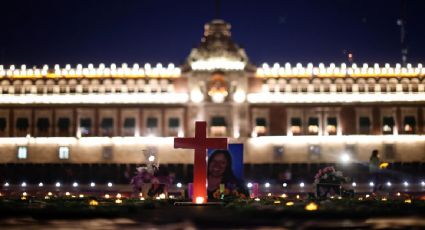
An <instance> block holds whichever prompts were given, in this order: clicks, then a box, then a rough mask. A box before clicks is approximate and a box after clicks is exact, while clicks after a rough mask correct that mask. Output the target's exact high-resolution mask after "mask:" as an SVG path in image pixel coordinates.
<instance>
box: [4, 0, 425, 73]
mask: <svg viewBox="0 0 425 230" xmlns="http://www.w3.org/2000/svg"><path fill="white" fill-rule="evenodd" d="M401 5H402V4H401V0H382V1H372V0H364V1H363V0H334V1H330V0H311V1H299V0H297V1H295V0H294V1H283V0H280V1H268V0H258V1H253V0H227V1H222V3H221V17H222V18H223V19H224V20H226V21H227V22H229V23H231V24H232V36H233V38H234V40H235V41H236V42H238V43H239V44H240V45H241V46H242V47H244V48H245V49H246V52H247V54H248V56H249V58H250V60H251V61H252V62H253V63H255V64H261V63H263V62H269V63H274V62H280V63H285V62H291V63H297V62H301V63H308V62H313V63H319V62H324V63H330V62H335V63H341V62H346V61H347V58H346V56H347V55H346V53H347V52H352V53H353V55H354V61H355V62H357V63H363V62H368V63H375V62H378V63H382V64H383V63H386V62H389V63H397V62H400V61H401V58H400V47H401V46H400V27H399V26H398V25H397V19H398V18H399V17H400V15H401V12H402V10H401ZM0 9H1V13H0V23H1V30H0V35H1V36H0V63H1V64H7V65H9V64H17V65H20V64H27V65H30V66H31V65H42V64H49V65H53V64H61V65H63V64H67V63H70V64H77V63H82V64H84V65H87V64H88V63H94V64H95V65H96V66H97V65H98V64H99V63H105V64H110V63H112V62H114V63H122V62H127V63H128V64H130V65H132V64H133V63H135V62H138V63H145V62H150V63H153V64H155V63H157V62H162V63H164V64H167V63H168V62H173V63H176V64H181V63H183V62H184V60H185V58H186V57H187V55H188V54H189V52H190V49H191V48H192V47H195V46H197V44H198V43H199V41H200V39H201V36H202V33H203V26H204V24H205V23H206V22H208V21H211V20H212V19H213V18H214V15H215V2H214V1H213V0H203V1H200V0H193V1H164V0H146V1H142V0H119V1H118V0H116V1H113V0H102V1H93V0H69V1H68V0H38V1H34V0H28V1H22V0H10V1H6V0H3V1H1V3H0ZM424 11H425V1H420V0H416V1H415V0H408V1H407V10H406V11H405V12H406V15H407V25H406V28H407V44H408V47H409V55H408V62H411V63H418V62H425V13H424Z"/></svg>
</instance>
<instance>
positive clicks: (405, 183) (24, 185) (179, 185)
mask: <svg viewBox="0 0 425 230" xmlns="http://www.w3.org/2000/svg"><path fill="white" fill-rule="evenodd" d="M255 184H257V186H258V183H254V182H248V183H247V184H246V187H247V188H248V189H251V188H253V187H254V186H255ZM310 185H313V184H310ZM350 185H351V187H353V188H356V187H358V184H357V183H356V182H352V183H351V184H350ZM365 185H367V186H368V187H375V186H377V184H376V183H375V182H373V181H370V182H369V183H367V184H365ZM384 185H385V186H387V187H393V186H396V184H393V183H392V182H391V181H387V182H385V183H384ZM397 185H399V186H402V187H409V186H414V185H415V184H413V183H409V182H408V181H403V182H402V183H399V184H397ZM417 185H418V186H420V187H422V188H425V180H422V181H420V182H419V183H418V184H417ZM16 186H18V187H21V188H29V187H30V186H31V185H30V184H28V183H26V182H22V183H21V184H17V185H16ZM32 186H34V187H39V188H43V187H48V186H52V187H56V188H61V187H65V184H62V183H61V182H56V183H54V184H52V185H47V184H44V183H43V182H39V183H38V184H34V185H32ZM70 186H71V187H73V188H77V187H80V186H81V184H79V183H78V182H73V183H72V184H70ZM86 186H88V187H91V188H94V187H96V186H99V185H97V184H96V183H95V182H90V183H89V184H87V185H86ZM104 186H107V187H108V188H112V187H113V186H114V184H113V183H112V182H108V183H106V184H105V185H104ZM183 186H184V185H183V184H182V183H181V182H177V183H176V184H175V187H176V188H183ZM262 186H263V187H264V188H265V189H269V188H272V186H278V187H279V186H281V187H283V188H284V189H288V188H289V187H290V186H291V184H289V183H286V182H285V183H282V184H281V185H279V184H274V185H272V184H271V183H270V182H265V183H263V184H262ZM292 186H293V187H298V188H300V189H303V188H306V187H307V186H308V184H307V183H306V182H300V183H298V184H297V183H294V184H292ZM9 187H13V184H10V183H9V182H5V183H4V184H3V189H7V188H9Z"/></svg>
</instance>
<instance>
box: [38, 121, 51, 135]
mask: <svg viewBox="0 0 425 230" xmlns="http://www.w3.org/2000/svg"><path fill="white" fill-rule="evenodd" d="M49 126H50V122H49V119H48V118H44V117H43V118H38V119H37V130H38V132H39V133H42V134H44V133H46V132H47V131H49Z"/></svg>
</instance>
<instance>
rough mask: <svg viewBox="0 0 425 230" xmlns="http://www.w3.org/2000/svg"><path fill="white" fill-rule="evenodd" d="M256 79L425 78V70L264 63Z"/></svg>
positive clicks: (419, 65)
mask: <svg viewBox="0 0 425 230" xmlns="http://www.w3.org/2000/svg"><path fill="white" fill-rule="evenodd" d="M256 76H257V77H264V78H269V77H270V78H273V77H423V76H425V68H424V67H423V65H422V64H418V65H417V66H416V67H413V65H412V64H407V65H406V66H405V67H404V66H402V65H401V64H396V65H395V66H390V64H385V65H384V66H380V65H379V64H378V63H375V64H374V65H373V66H369V65H368V64H367V63H364V64H363V65H362V66H357V64H355V63H354V64H352V65H351V66H347V64H345V63H342V64H341V65H340V66H336V65H335V64H334V63H331V64H330V65H329V66H325V65H324V64H323V63H320V64H319V65H318V66H313V64H312V63H308V64H307V66H303V65H302V64H301V63H297V64H296V65H295V67H294V66H292V65H291V64H290V63H286V64H285V65H284V66H280V64H279V63H275V64H274V65H273V66H269V65H268V64H267V63H264V64H263V65H262V66H261V67H259V68H257V73H256Z"/></svg>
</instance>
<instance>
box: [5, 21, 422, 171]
mask: <svg viewBox="0 0 425 230" xmlns="http://www.w3.org/2000/svg"><path fill="white" fill-rule="evenodd" d="M424 77H425V67H423V66H422V65H421V64H419V65H416V66H412V65H410V64H408V65H407V66H401V65H399V64H397V65H395V66H390V65H389V64H384V65H378V64H372V65H367V64H363V65H356V64H340V65H336V64H330V65H326V66H325V65H324V64H319V65H313V64H307V65H302V64H295V65H294V64H290V63H285V64H281V65H279V64H273V65H268V64H263V65H262V66H255V65H254V64H252V63H251V62H250V61H249V59H248V57H247V54H246V53H245V51H244V49H242V48H240V47H239V46H238V45H237V44H236V43H235V42H233V41H232V39H231V34H230V25H229V24H227V23H225V22H224V21H222V20H213V21H212V22H211V23H208V24H206V25H205V33H204V36H203V38H202V40H201V43H200V45H199V46H198V47H197V48H194V49H193V50H192V51H191V52H190V54H189V57H188V58H187V61H186V63H184V64H183V65H181V66H175V65H173V64H169V65H166V66H162V65H161V64H157V65H155V66H151V65H150V64H144V65H141V66H139V65H138V64H134V65H127V64H122V65H115V64H111V65H104V64H99V65H96V66H94V65H93V64H89V65H87V66H83V65H77V66H73V67H71V66H70V65H66V66H64V67H60V66H58V65H55V66H54V67H53V68H51V67H49V66H47V65H46V66H42V67H40V68H37V67H34V68H33V67H26V66H21V67H16V66H10V67H5V66H1V65H0V93H1V96H0V136H1V138H0V146H1V157H0V164H1V167H2V168H3V169H4V170H6V169H7V167H9V169H10V168H11V167H19V166H18V165H21V164H26V165H28V164H30V165H37V164H43V165H46V164H56V165H57V164H75V165H85V164H104V165H120V164H138V163H141V162H143V161H144V156H143V154H142V152H143V150H147V151H149V152H150V154H155V155H156V156H157V158H156V159H157V160H158V161H159V163H160V164H169V165H181V164H183V165H185V164H190V163H191V162H193V160H192V159H193V155H192V154H191V153H190V151H188V150H187V151H186V150H174V149H173V144H172V143H173V137H175V136H181V137H182V136H193V133H194V123H195V121H196V120H205V121H207V122H208V125H209V135H210V136H228V137H230V139H229V140H230V142H233V143H234V142H242V143H245V156H244V157H245V163H246V164H247V165H249V164H252V165H255V164H312V163H318V164H319V163H335V162H339V160H340V157H341V156H342V155H344V156H347V154H348V155H349V159H351V160H352V161H359V162H367V161H368V158H369V156H370V153H371V151H372V150H373V149H378V150H380V152H381V157H382V158H383V159H384V160H385V161H389V162H399V163H409V162H417V163H418V164H423V162H425V148H424V147H425V135H423V134H424V133H425V129H424V128H425V127H424V126H425V124H424V120H425V89H424V86H425V78H424ZM345 159H347V158H346V157H345ZM5 168H6V169H5Z"/></svg>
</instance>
